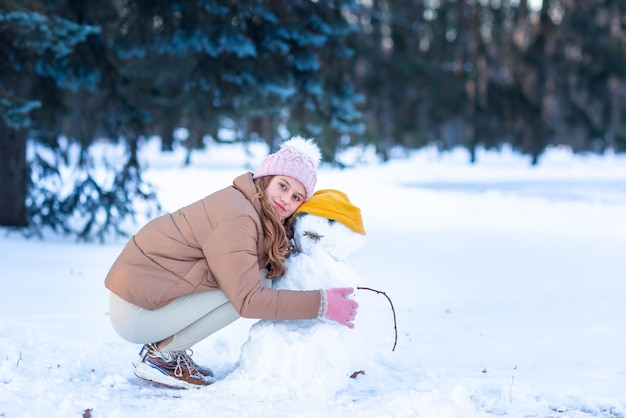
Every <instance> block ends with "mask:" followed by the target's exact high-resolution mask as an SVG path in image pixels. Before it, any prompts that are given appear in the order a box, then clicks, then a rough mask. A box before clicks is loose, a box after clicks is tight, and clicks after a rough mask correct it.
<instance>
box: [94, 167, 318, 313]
mask: <svg viewBox="0 0 626 418" xmlns="http://www.w3.org/2000/svg"><path fill="white" fill-rule="evenodd" d="M254 192H255V187H254V183H253V181H252V173H246V174H243V175H241V176H239V177H237V178H236V179H235V180H234V182H233V186H229V187H226V188H224V189H222V190H219V191H217V192H215V193H213V194H211V195H209V196H207V197H205V198H204V199H202V200H200V201H198V202H195V203H192V204H191V205H189V206H186V207H184V208H182V209H179V210H177V211H176V212H174V213H171V214H166V215H162V216H160V217H157V218H155V219H153V220H151V221H150V222H148V223H147V224H146V225H145V226H144V227H143V228H141V229H140V230H139V231H138V232H137V234H136V235H135V236H133V237H132V238H131V239H130V240H129V241H128V243H127V244H126V246H125V247H124V249H123V250H122V252H121V253H120V255H119V256H118V258H117V259H116V260H115V262H114V263H113V266H111V269H110V271H109V273H108V274H107V276H106V279H105V285H106V287H107V288H108V289H109V290H111V291H112V292H113V293H115V294H116V295H118V296H119V297H121V298H122V299H124V300H126V301H128V302H131V303H133V304H135V305H138V306H141V307H143V308H146V309H156V308H159V307H162V306H163V305H166V304H167V303H169V302H171V301H172V300H174V299H176V298H178V297H180V296H182V295H186V294H189V293H197V292H207V291H208V292H210V291H211V290H215V289H221V290H222V291H223V292H224V293H225V294H226V296H227V297H228V299H229V300H230V302H231V303H232V304H233V306H234V307H235V309H236V310H237V311H238V312H239V314H240V315H241V316H242V317H245V318H258V319H313V318H316V317H317V314H318V309H319V305H320V293H319V291H317V290H312V291H288V290H281V291H278V290H274V289H268V288H265V287H262V286H261V283H260V280H259V271H260V270H261V269H262V268H264V267H265V266H266V264H267V252H266V249H265V244H264V240H263V236H264V234H263V228H262V227H261V220H260V217H259V212H260V208H259V207H258V206H257V207H255V206H253V204H252V202H251V199H252V195H253V194H254Z"/></svg>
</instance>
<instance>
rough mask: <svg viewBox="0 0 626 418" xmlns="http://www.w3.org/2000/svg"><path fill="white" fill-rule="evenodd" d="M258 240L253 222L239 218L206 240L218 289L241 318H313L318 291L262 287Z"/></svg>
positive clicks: (206, 248)
mask: <svg viewBox="0 0 626 418" xmlns="http://www.w3.org/2000/svg"><path fill="white" fill-rule="evenodd" d="M258 236H259V234H258V231H257V224H256V223H255V222H254V220H253V219H252V218H250V217H249V216H238V217H233V218H231V219H228V220H225V221H223V222H221V223H220V225H219V226H217V227H216V228H215V229H214V230H213V231H212V233H211V234H210V235H209V236H208V237H207V239H206V240H205V242H204V243H203V245H202V249H203V251H204V254H205V256H206V258H207V262H208V265H209V268H210V270H211V273H212V274H213V277H214V278H215V280H216V282H217V284H218V286H219V287H220V289H222V291H223V292H224V294H226V296H227V297H228V299H229V300H230V302H231V303H232V304H233V306H234V307H235V309H236V310H237V312H239V315H241V316H242V317H244V318H255V319H314V318H316V317H317V313H318V309H319V304H320V294H319V291H317V290H312V291H292V290H280V291H279V290H275V289H268V288H264V287H262V286H261V282H260V280H259V264H258V263H259V261H258V254H257V240H258Z"/></svg>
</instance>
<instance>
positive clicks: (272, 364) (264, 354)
mask: <svg viewBox="0 0 626 418" xmlns="http://www.w3.org/2000/svg"><path fill="white" fill-rule="evenodd" d="M297 216H298V218H297V220H296V223H295V226H294V241H295V244H296V249H297V252H296V254H294V255H292V256H291V257H290V258H289V259H288V260H287V262H286V264H287V268H288V269H287V273H286V274H285V275H284V276H283V277H282V278H280V279H276V280H274V281H273V283H272V287H273V288H275V289H277V290H317V289H322V290H324V289H329V288H334V287H352V288H354V289H355V290H356V288H357V286H358V285H359V282H360V278H359V276H358V274H357V273H356V271H355V270H354V269H353V268H352V266H351V265H350V263H349V261H348V259H347V258H348V256H350V255H351V254H352V253H354V252H355V251H356V250H358V249H359V248H361V247H362V246H363V244H364V243H365V235H361V234H358V233H356V232H353V231H352V230H351V229H349V228H348V227H346V226H345V225H343V224H341V223H339V222H336V221H331V220H328V219H326V218H323V217H320V216H316V215H312V214H307V213H301V214H298V215H297ZM350 297H352V296H350ZM350 332H351V330H350V329H349V328H347V327H345V326H343V325H340V324H338V323H336V322H333V321H329V320H319V319H311V320H294V321H268V320H261V321H258V322H257V323H255V324H254V325H253V326H252V327H251V329H250V334H249V338H248V340H247V341H246V343H245V344H244V345H243V347H242V352H241V357H240V369H239V371H240V373H245V374H247V375H248V376H247V377H248V378H249V379H252V380H257V381H261V382H264V383H265V384H267V383H270V384H272V383H275V384H277V385H279V386H280V387H281V388H282V389H283V391H285V392H289V393H292V394H295V395H297V396H305V397H308V398H310V397H318V398H324V397H329V396H333V395H334V394H336V393H337V392H338V391H340V390H341V389H343V388H345V387H346V386H347V385H348V384H349V382H350V378H349V376H350V374H351V373H352V372H354V371H355V369H354V367H355V366H354V365H353V364H351V360H352V357H353V356H352V354H351V353H352V350H353V347H352V345H351V337H350Z"/></svg>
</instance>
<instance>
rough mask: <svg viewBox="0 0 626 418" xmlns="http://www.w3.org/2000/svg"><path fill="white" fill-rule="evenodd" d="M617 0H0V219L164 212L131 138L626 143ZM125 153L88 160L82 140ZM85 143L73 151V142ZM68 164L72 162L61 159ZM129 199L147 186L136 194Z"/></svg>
mask: <svg viewBox="0 0 626 418" xmlns="http://www.w3.org/2000/svg"><path fill="white" fill-rule="evenodd" d="M625 12H626V3H624V2H623V1H622V0H579V1H576V0H544V1H541V0H425V1H415V0H336V1H333V0H292V1H287V2H283V1H276V0H221V1H215V0H195V1H192V0H168V1H165V0H101V1H100V0H99V1H80V0H56V1H52V0H19V1H18V0H0V114H1V116H2V117H0V184H2V187H0V226H8V227H18V228H20V229H23V230H25V231H26V232H27V233H29V234H40V233H41V231H42V230H43V229H45V228H51V229H53V230H56V231H59V232H63V233H68V234H72V235H76V236H77V237H78V238H80V239H84V240H90V239H101V240H102V239H105V237H106V236H108V235H109V234H123V233H124V231H123V229H122V227H121V225H122V224H123V223H124V222H125V221H126V220H127V219H128V218H129V217H132V216H134V215H135V214H136V213H137V210H138V207H141V208H142V209H141V210H145V211H147V212H150V211H158V210H159V203H158V201H157V199H156V194H155V193H154V190H152V188H151V186H150V184H148V183H147V182H145V181H144V180H143V178H142V165H141V162H140V161H139V159H138V151H139V149H140V147H141V146H142V145H143V144H144V143H145V142H146V139H148V138H150V137H154V136H158V137H159V138H160V139H161V148H162V151H163V152H168V151H171V150H172V149H174V147H177V146H183V147H185V149H186V150H187V159H186V164H193V152H194V150H198V149H203V148H205V147H206V146H208V145H210V144H212V143H215V142H221V141H230V142H232V141H241V142H243V143H247V142H256V141H264V142H266V143H267V144H268V145H269V150H270V151H274V150H276V148H277V147H278V144H279V143H280V141H281V140H282V139H284V138H286V137H288V136H289V135H292V134H300V135H303V136H307V137H314V138H316V139H317V140H318V142H319V144H320V146H321V148H322V152H323V156H324V160H325V161H326V162H327V163H331V164H338V165H340V162H339V161H337V160H336V159H335V156H336V155H337V153H338V152H340V151H341V150H342V149H345V148H346V147H350V146H360V145H363V146H372V147H375V150H376V153H377V155H378V156H379V157H380V158H381V159H382V160H383V161H384V160H387V159H389V158H391V156H392V153H393V150H395V149H398V148H400V149H416V148H421V147H425V146H432V145H433V144H435V145H436V146H437V147H438V148H439V149H440V150H441V152H446V151H448V150H451V149H453V148H456V147H463V148H466V149H467V150H469V153H468V155H469V158H470V160H471V161H472V162H478V161H477V155H478V153H477V152H476V151H477V150H478V149H480V148H485V149H492V148H500V147H502V146H503V145H506V146H507V147H511V148H512V149H514V150H516V151H517V152H520V153H523V154H526V155H529V156H530V157H531V158H530V161H531V164H534V165H537V164H539V163H540V157H541V155H542V153H543V152H544V151H545V150H546V148H547V147H550V146H557V145H564V146H567V147H570V148H571V149H572V150H573V151H574V152H594V153H604V152H606V151H610V152H617V153H621V152H624V151H625V150H626V65H625V64H626V33H625V29H626V13H625ZM103 141H106V142H110V143H113V144H117V145H122V148H123V150H124V151H123V152H122V153H120V154H118V155H116V156H115V158H112V159H111V160H110V161H108V162H107V164H108V170H107V172H106V173H102V172H98V171H96V169H95V167H96V164H95V163H94V161H93V157H92V154H91V153H90V149H91V147H92V146H94V145H95V144H98V143H102V142H103ZM77 149H78V151H76V150H77ZM68 173H70V174H68ZM138 203H143V204H139V205H138Z"/></svg>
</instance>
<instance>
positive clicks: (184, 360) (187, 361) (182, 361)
mask: <svg viewBox="0 0 626 418" xmlns="http://www.w3.org/2000/svg"><path fill="white" fill-rule="evenodd" d="M192 353H193V351H192ZM173 354H174V357H175V358H176V368H175V369H174V374H175V375H176V376H178V377H181V376H182V375H183V367H184V368H186V369H187V370H189V374H191V375H195V374H199V373H200V372H199V371H198V369H197V368H196V365H195V363H194V362H193V360H192V359H191V357H190V356H189V354H187V352H186V351H184V350H180V351H175V352H174V353H173Z"/></svg>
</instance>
